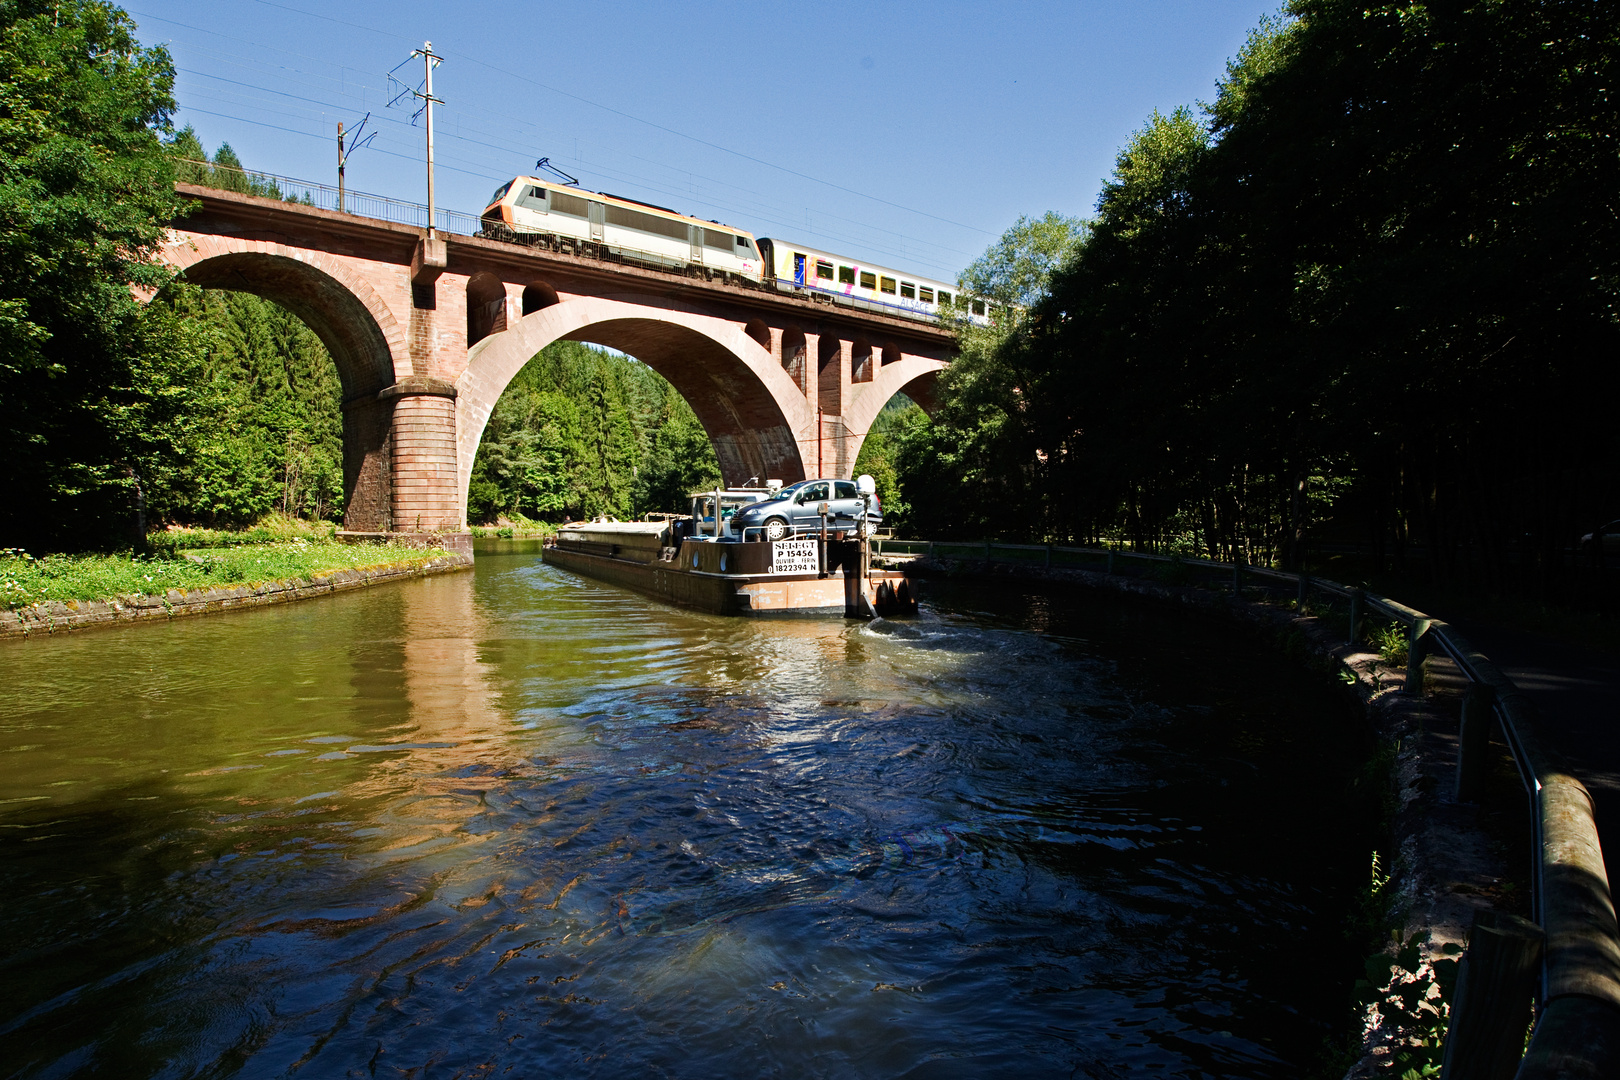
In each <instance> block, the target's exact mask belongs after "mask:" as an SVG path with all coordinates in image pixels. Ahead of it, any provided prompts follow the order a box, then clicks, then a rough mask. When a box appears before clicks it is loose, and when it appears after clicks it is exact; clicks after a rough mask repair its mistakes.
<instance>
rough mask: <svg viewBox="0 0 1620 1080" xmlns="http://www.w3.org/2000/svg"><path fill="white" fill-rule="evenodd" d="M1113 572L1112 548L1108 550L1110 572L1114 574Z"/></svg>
mask: <svg viewBox="0 0 1620 1080" xmlns="http://www.w3.org/2000/svg"><path fill="white" fill-rule="evenodd" d="M1113 572H1114V553H1113V551H1112V550H1110V551H1109V552H1108V573H1110V574H1112V573H1113Z"/></svg>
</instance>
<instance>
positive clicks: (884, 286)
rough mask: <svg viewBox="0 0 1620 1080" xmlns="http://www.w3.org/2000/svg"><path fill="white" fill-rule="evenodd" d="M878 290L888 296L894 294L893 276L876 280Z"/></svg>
mask: <svg viewBox="0 0 1620 1080" xmlns="http://www.w3.org/2000/svg"><path fill="white" fill-rule="evenodd" d="M878 292H886V293H888V294H889V295H890V296H893V295H894V278H892V277H886V278H883V279H882V280H881V281H879V282H878Z"/></svg>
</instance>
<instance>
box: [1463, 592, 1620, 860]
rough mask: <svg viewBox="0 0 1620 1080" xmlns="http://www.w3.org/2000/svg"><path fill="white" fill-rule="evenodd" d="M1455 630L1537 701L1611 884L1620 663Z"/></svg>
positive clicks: (1482, 628)
mask: <svg viewBox="0 0 1620 1080" xmlns="http://www.w3.org/2000/svg"><path fill="white" fill-rule="evenodd" d="M1448 621H1450V620H1448ZM1452 625H1453V626H1455V627H1456V628H1457V629H1458V630H1459V631H1461V632H1462V634H1463V636H1465V637H1466V638H1468V640H1469V641H1471V642H1472V643H1473V644H1474V645H1475V646H1476V647H1477V648H1478V649H1479V650H1480V651H1481V652H1483V653H1484V654H1485V655H1486V656H1488V657H1490V658H1491V661H1492V662H1493V663H1495V664H1496V666H1497V667H1498V668H1500V669H1501V670H1502V672H1503V673H1504V674H1505V675H1507V676H1508V678H1510V679H1512V680H1513V681H1514V683H1516V684H1517V685H1518V687H1519V689H1520V690H1522V691H1524V693H1525V694H1526V695H1527V696H1528V697H1529V698H1530V700H1531V701H1532V702H1534V703H1535V706H1536V709H1537V711H1538V712H1539V713H1540V716H1541V727H1540V731H1541V738H1542V741H1543V743H1544V744H1545V745H1546V746H1547V747H1548V748H1549V749H1551V750H1553V751H1555V752H1557V753H1558V754H1559V755H1560V756H1562V757H1563V758H1564V760H1565V761H1567V762H1568V763H1569V765H1570V767H1571V768H1572V769H1573V771H1574V773H1575V775H1576V776H1577V777H1579V778H1580V780H1581V782H1582V783H1584V784H1585V785H1586V787H1587V790H1589V791H1590V792H1591V793H1592V798H1593V801H1594V802H1595V803H1596V806H1597V826H1598V838H1599V839H1600V840H1601V841H1602V843H1603V862H1604V865H1605V866H1606V867H1607V868H1608V871H1609V876H1610V878H1611V879H1612V878H1613V877H1614V876H1615V874H1616V872H1617V871H1620V657H1617V656H1615V655H1613V654H1611V653H1605V652H1600V651H1598V650H1595V649H1587V648H1581V647H1579V646H1574V645H1568V644H1565V643H1564V642H1561V641H1555V640H1553V639H1551V638H1546V637H1541V636H1539V635H1536V634H1531V633H1526V632H1524V631H1520V630H1513V629H1508V628H1505V627H1501V626H1493V625H1490V624H1488V623H1475V622H1472V621H1470V620H1459V621H1456V622H1452Z"/></svg>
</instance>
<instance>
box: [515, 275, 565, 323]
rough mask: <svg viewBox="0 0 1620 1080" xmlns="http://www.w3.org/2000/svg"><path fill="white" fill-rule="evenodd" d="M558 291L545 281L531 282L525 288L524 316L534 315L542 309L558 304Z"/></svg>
mask: <svg viewBox="0 0 1620 1080" xmlns="http://www.w3.org/2000/svg"><path fill="white" fill-rule="evenodd" d="M560 299H561V298H560V297H558V295H557V290H556V289H554V288H552V287H551V286H550V285H549V284H547V283H546V282H544V281H535V282H531V283H530V284H528V285H525V286H524V287H523V314H525V315H533V314H534V313H535V312H537V311H539V310H541V309H542V308H548V307H550V306H551V305H552V304H555V303H558V302H559V301H560Z"/></svg>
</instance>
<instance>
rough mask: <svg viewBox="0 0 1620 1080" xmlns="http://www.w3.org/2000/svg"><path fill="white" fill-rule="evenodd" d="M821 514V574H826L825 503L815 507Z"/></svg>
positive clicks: (823, 575)
mask: <svg viewBox="0 0 1620 1080" xmlns="http://www.w3.org/2000/svg"><path fill="white" fill-rule="evenodd" d="M816 509H817V510H818V512H819V513H820V514H821V576H822V577H826V576H827V504H826V503H822V504H821V505H820V506H819V507H817V508H816Z"/></svg>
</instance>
